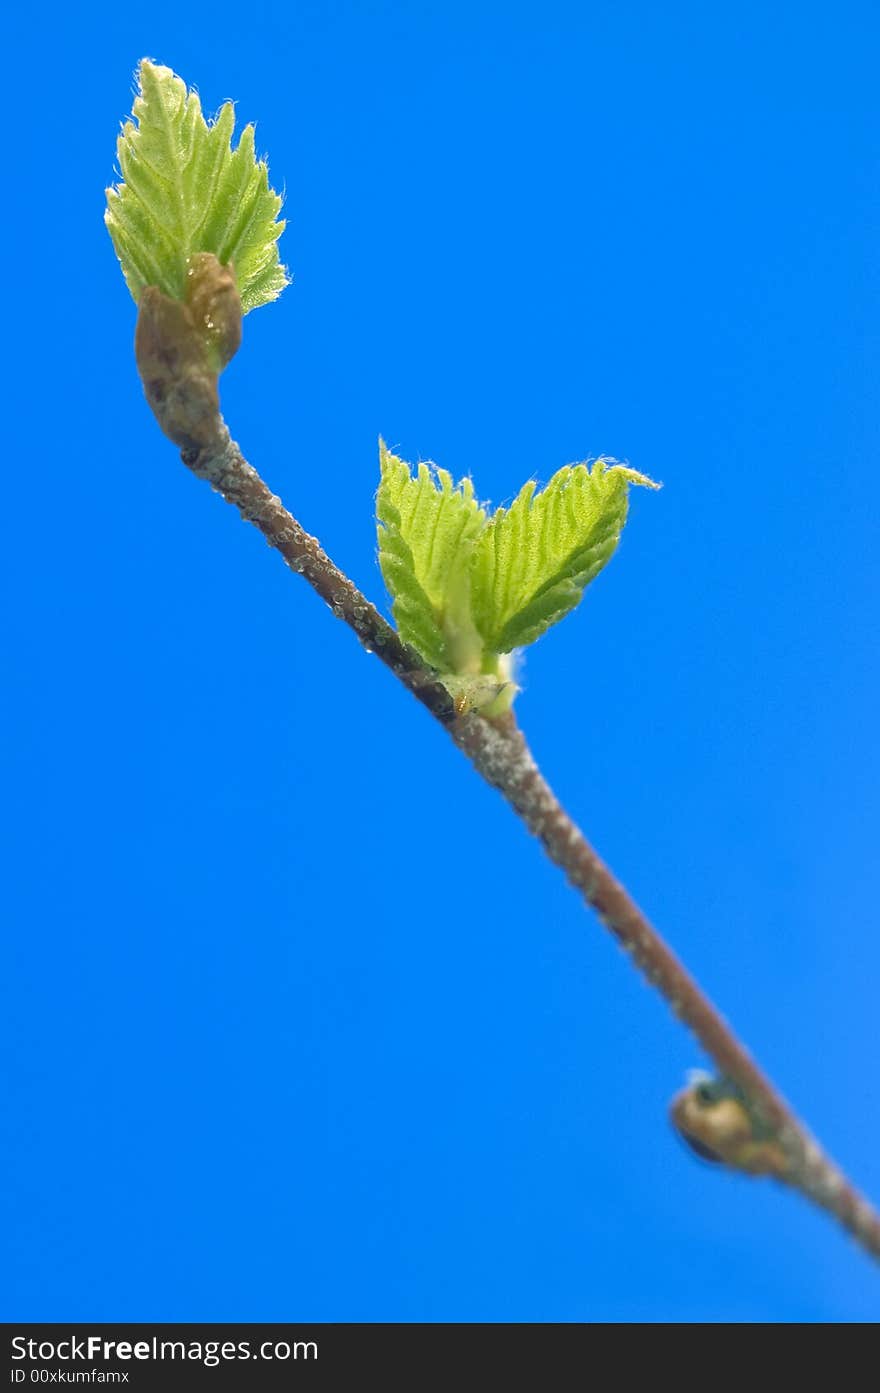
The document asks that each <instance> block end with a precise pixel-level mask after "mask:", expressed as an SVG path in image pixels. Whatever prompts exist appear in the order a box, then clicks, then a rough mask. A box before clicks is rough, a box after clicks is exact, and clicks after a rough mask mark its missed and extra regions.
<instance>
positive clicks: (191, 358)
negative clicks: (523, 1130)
mask: <svg viewBox="0 0 880 1393" xmlns="http://www.w3.org/2000/svg"><path fill="white" fill-rule="evenodd" d="M212 260H213V258H212ZM215 266H216V263H215ZM220 270H221V271H222V270H223V268H220ZM136 353H137V358H138V367H139V370H140V373H141V377H142V380H143V383H144V389H145V392H146V395H147V399H148V400H149V402H150V405H151V406H152V408H153V411H154V412H155V414H156V417H157V419H158V421H159V424H160V425H161V426H162V429H163V430H164V431H165V433H166V434H167V435H169V436H170V438H171V439H173V440H175V441H176V443H177V444H178V445H180V446H182V459H183V462H184V464H186V465H187V467H188V468H189V469H191V470H192V472H193V473H194V474H196V475H197V476H198V477H199V478H201V479H205V480H206V481H207V482H208V483H209V484H210V485H211V487H212V488H213V489H214V490H215V491H216V492H217V493H219V494H220V495H221V496H222V497H223V498H224V499H225V500H226V502H227V503H231V504H232V505H233V506H234V507H235V508H237V509H238V511H239V513H240V514H241V516H242V518H243V519H244V520H245V521H246V522H249V523H252V524H253V525H254V526H255V527H257V528H258V529H259V531H260V532H262V534H263V536H264V537H265V538H266V541H267V542H268V543H269V545H270V546H272V547H274V548H275V549H276V550H277V551H278V552H280V554H281V556H282V557H283V559H284V561H285V562H286V563H287V565H288V566H289V568H290V569H291V570H292V571H294V572H296V573H297V574H298V575H302V576H303V577H304V579H306V580H307V581H308V582H309V584H310V585H311V586H312V588H313V589H314V590H315V591H316V592H317V593H318V595H320V597H321V599H322V600H324V601H325V603H326V604H327V605H328V606H329V607H330V609H331V611H332V612H333V614H334V615H335V616H336V617H337V618H339V619H343V620H344V621H345V622H346V623H347V624H348V625H349V627H350V628H351V629H353V631H354V632H355V634H356V635H357V637H358V638H359V639H360V641H361V643H362V644H363V645H364V647H365V648H366V649H367V651H368V652H371V653H375V654H376V656H377V657H378V658H380V659H381V661H382V662H383V663H385V665H386V666H387V667H388V668H389V669H390V670H391V672H393V673H394V675H395V677H397V678H398V680H399V681H400V682H402V683H403V685H404V686H405V687H406V688H408V690H409V691H410V692H412V693H413V695H414V696H415V697H416V698H417V699H418V700H419V701H420V702H421V703H422V704H423V705H424V706H425V707H427V709H428V710H429V711H430V712H431V715H432V716H434V717H435V719H436V720H438V721H439V722H440V724H441V725H443V726H444V727H445V728H446V730H447V731H448V732H449V734H450V735H451V737H452V739H453V740H454V742H455V744H456V745H457V746H458V747H459V749H460V750H462V752H463V753H464V754H465V755H466V756H467V757H468V759H469V760H470V761H471V763H472V764H473V766H474V768H475V769H476V770H477V771H478V773H479V774H481V775H482V777H483V778H484V779H485V780H486V781H487V783H489V784H491V785H492V787H494V788H496V789H498V790H499V792H500V793H501V794H502V796H503V797H504V798H505V799H506V801H507V802H508V803H509V805H510V806H511V808H512V809H513V810H514V811H515V812H516V813H517V815H518V816H519V817H520V818H521V819H522V821H523V822H524V823H525V825H526V827H527V828H528V830H529V831H530V832H531V833H532V834H533V835H534V836H536V837H537V838H538V840H539V841H540V842H541V844H542V845H543V847H544V849H545V850H546V852H547V854H548V855H549V857H550V858H551V860H553V861H554V862H555V863H556V864H557V865H558V866H559V867H560V868H561V869H562V870H563V871H564V872H565V875H566V877H567V879H568V880H569V882H570V883H571V884H572V885H573V886H574V887H575V889H577V890H578V891H579V892H580V894H581V896H582V897H583V899H584V900H585V902H586V903H587V904H588V905H589V906H590V907H591V908H592V909H594V910H595V911H596V912H597V914H598V915H599V918H600V919H601V921H602V923H603V924H604V925H605V926H606V928H608V929H609V930H610V932H611V933H612V934H613V935H614V936H615V938H616V939H617V940H618V942H619V943H620V944H621V946H622V947H623V948H624V949H625V951H626V952H627V953H628V954H629V956H630V957H631V959H632V961H633V964H634V965H635V967H636V968H637V969H638V970H639V971H640V972H641V973H642V975H643V976H644V977H645V978H646V979H647V981H648V982H649V983H650V984H651V985H652V986H654V987H656V988H657V990H658V991H659V992H660V993H661V994H662V996H664V997H665V999H666V1001H667V1003H668V1004H669V1007H670V1009H671V1010H672V1011H673V1013H674V1014H675V1015H676V1016H677V1017H678V1018H679V1019H680V1020H681V1021H682V1022H683V1023H684V1024H685V1025H687V1026H688V1027H689V1028H690V1029H691V1030H692V1032H693V1034H694V1035H695V1036H696V1038H697V1040H698V1041H699V1042H700V1044H701V1045H702V1047H703V1049H704V1050H705V1052H706V1053H707V1055H709V1057H710V1058H711V1059H712V1060H713V1061H714V1063H715V1065H716V1067H717V1069H718V1071H719V1075H720V1078H719V1079H718V1080H715V1081H709V1082H706V1081H700V1082H697V1083H694V1084H692V1085H691V1086H690V1087H689V1088H688V1089H686V1090H685V1091H684V1092H683V1093H682V1094H680V1095H678V1097H677V1098H676V1099H675V1100H674V1102H673V1106H672V1120H673V1122H674V1124H675V1126H676V1127H677V1128H678V1130H679V1131H680V1132H681V1133H682V1135H683V1136H684V1137H685V1139H686V1140H688V1141H689V1142H690V1143H691V1144H692V1146H693V1147H694V1149H695V1150H697V1151H698V1152H699V1153H700V1154H701V1155H703V1156H705V1157H707V1158H708V1159H711V1160H715V1161H718V1162H721V1163H722V1164H725V1165H727V1166H728V1167H730V1168H732V1169H734V1170H738V1171H741V1172H743V1173H745V1174H749V1175H770V1176H773V1177H774V1178H775V1179H777V1180H779V1181H781V1182H783V1183H785V1184H787V1185H789V1186H790V1187H792V1188H793V1189H796V1190H800V1191H801V1192H802V1193H803V1194H804V1195H806V1196H807V1197H808V1198H809V1199H810V1200H811V1201H812V1202H813V1203H814V1204H816V1205H818V1206H820V1207H821V1208H822V1209H825V1210H826V1211H827V1212H828V1213H829V1214H831V1215H833V1216H834V1218H835V1219H837V1220H838V1222H839V1223H840V1224H841V1225H842V1226H843V1227H844V1228H845V1229H846V1230H848V1231H849V1232H850V1233H851V1234H852V1235H853V1236H854V1237H855V1239H856V1240H857V1241H858V1242H859V1243H860V1244H861V1246H862V1247H863V1248H864V1249H865V1250H866V1251H867V1252H869V1253H870V1254H872V1255H873V1256H874V1257H875V1258H878V1259H880V1214H878V1213H877V1212H876V1211H875V1210H874V1209H873V1208H872V1206H871V1205H870V1204H869V1203H868V1201H867V1200H865V1199H864V1198H863V1197H862V1196H861V1195H860V1194H859V1193H858V1192H857V1191H856V1189H855V1188H854V1187H853V1186H852V1185H851V1184H850V1182H849V1180H848V1179H847V1178H846V1177H845V1176H844V1174H843V1173H842V1172H841V1171H840V1170H839V1169H838V1168H837V1167H836V1166H835V1165H834V1164H833V1162H832V1161H831V1160H830V1159H829V1158H828V1157H827V1156H826V1155H825V1154H824V1152H823V1151H822V1150H821V1148H820V1147H819V1146H818V1144H817V1143H816V1142H815V1141H814V1140H813V1139H812V1137H811V1136H810V1135H809V1133H808V1132H807V1131H806V1130H805V1128H804V1127H803V1125H802V1124H801V1123H800V1121H799V1120H798V1118H797V1117H796V1116H795V1114H794V1113H793V1112H792V1110H791V1109H790V1107H789V1106H788V1104H787V1103H786V1102H785V1101H784V1100H783V1099H782V1097H781V1096H780V1094H779V1093H778V1092H777V1091H776V1089H775V1088H774V1086H773V1085H772V1084H771V1082H770V1081H769V1079H768V1078H767V1077H766V1076H765V1075H764V1074H763V1072H762V1071H761V1070H760V1069H759V1068H758V1066H757V1065H756V1064H755V1062H754V1060H753V1059H752V1058H751V1056H750V1055H749V1054H748V1052H747V1050H746V1049H745V1048H744V1046H743V1045H742V1044H741V1043H740V1041H739V1040H738V1039H737V1037H736V1035H735V1034H734V1032H733V1031H732V1030H731V1028H730V1026H729V1025H728V1024H727V1022H726V1021H725V1020H724V1018H723V1017H722V1016H721V1015H720V1014H719V1013H718V1011H717V1010H716V1008H715V1007H714V1006H713V1004H712V1002H711V1001H710V1000H709V998H708V997H707V996H706V995H705V993H704V992H703V991H702V990H701V989H700V987H699V986H698V985H697V983H696V982H695V981H694V979H693V978H692V977H691V976H690V974H689V973H688V972H687V971H686V969H685V968H684V966H683V965H682V964H681V963H680V962H679V961H678V959H677V958H676V956H675V955H674V953H673V952H672V951H671V950H670V949H669V948H668V947H667V945H666V943H665V942H664V941H663V939H662V938H661V936H660V935H659V933H658V932H657V930H656V929H655V928H654V927H653V925H652V924H651V923H650V921H649V920H648V919H647V918H646V917H645V915H644V914H643V913H642V911H641V910H640V909H639V907H638V905H637V904H636V903H635V901H634V900H633V899H632V898H631V896H630V895H629V894H628V893H627V891H626V890H625V889H624V887H623V886H622V885H621V884H620V882H619V881H618V880H616V878H615V877H614V875H613V874H612V873H611V871H610V870H609V869H608V867H607V866H606V865H605V864H604V863H603V862H602V861H601V859H600V858H599V857H598V856H597V854H596V852H595V851H594V850H593V848H592V847H591V846H590V844H589V842H588V841H587V840H586V838H585V837H584V835H583V833H582V832H581V831H580V830H579V828H578V827H577V826H576V825H575V823H574V822H573V821H572V820H571V818H570V817H569V816H568V814H567V813H566V812H565V810H564V809H563V808H562V806H561V805H560V803H559V801H558V799H557V798H556V796H555V794H554V793H553V791H552V790H551V788H550V787H549V785H548V784H547V782H546V781H545V779H544V778H543V776H542V775H541V773H540V771H539V770H538V767H537V765H536V764H535V761H534V759H533V758H532V755H531V753H530V751H529V748H528V746H527V744H526V741H525V738H524V737H523V735H522V733H521V732H520V730H519V729H518V728H517V726H516V723H515V721H514V718H513V716H512V715H511V714H507V715H505V716H503V717H497V718H495V719H488V718H486V717H485V716H482V715H480V714H478V713H477V712H475V711H471V712H466V713H459V712H457V711H456V708H455V704H454V702H453V700H452V698H451V696H450V695H449V693H448V691H447V690H446V688H445V687H444V686H443V685H442V683H441V682H439V681H438V680H437V675H436V673H434V672H433V670H432V669H430V668H428V667H426V666H425V664H424V663H423V662H422V660H421V658H420V657H419V655H418V654H417V653H416V652H415V651H414V650H413V649H412V648H410V647H408V646H407V645H406V644H404V643H403V642H402V641H401V639H400V637H399V636H398V634H397V633H396V632H395V630H394V629H393V628H392V627H391V626H390V625H389V624H388V623H387V622H386V621H385V620H384V619H383V618H382V616H381V615H380V614H379V612H378V610H377V609H376V608H375V607H374V606H373V605H372V604H371V603H370V602H369V600H367V599H366V597H365V596H364V595H362V594H361V592H360V591H359V590H358V589H357V587H356V586H355V585H354V584H353V582H352V581H350V580H349V579H348V577H347V576H346V575H344V574H343V572H342V571H340V570H339V569H338V568H337V567H336V566H335V565H334V564H333V562H332V561H331V560H330V558H329V557H328V556H327V555H326V553H325V552H324V551H323V550H322V549H321V547H320V545H319V543H318V542H317V540H316V539H315V538H314V537H312V536H310V535H309V534H308V533H307V532H306V531H305V530H304V529H303V528H302V527H301V526H300V524H299V523H298V522H297V521H296V519H295V518H293V517H292V516H291V514H290V513H289V512H288V511H287V509H286V508H285V507H284V506H283V504H282V502H281V500H280V499H279V498H277V497H276V496H275V495H274V494H273V493H272V492H271V490H270V489H269V488H268V487H267V486H266V484H264V482H263V480H262V479H261V478H260V476H259V474H257V472H256V470H254V469H253V468H252V467H251V466H250V465H249V464H248V463H247V461H246V460H245V459H244V457H243V456H242V454H241V451H240V450H239V448H238V446H237V445H236V443H235V442H234V441H233V440H232V439H231V438H230V435H229V432H228V430H227V428H226V426H225V424H224V422H223V419H222V417H221V415H220V412H219V402H218V398H217V391H216V365H215V363H212V362H208V360H207V359H206V358H205V356H204V353H203V351H202V349H201V348H200V347H199V344H198V342H197V335H196V333H195V330H194V321H193V319H192V316H191V315H190V313H189V310H188V308H187V306H185V305H180V304H178V303H177V302H169V301H168V300H166V299H165V297H164V296H162V295H160V293H159V292H158V291H155V290H154V289H151V288H147V289H146V290H145V291H144V292H143V294H142V297H141V309H140V315H139V320H138V333H137V338H136Z"/></svg>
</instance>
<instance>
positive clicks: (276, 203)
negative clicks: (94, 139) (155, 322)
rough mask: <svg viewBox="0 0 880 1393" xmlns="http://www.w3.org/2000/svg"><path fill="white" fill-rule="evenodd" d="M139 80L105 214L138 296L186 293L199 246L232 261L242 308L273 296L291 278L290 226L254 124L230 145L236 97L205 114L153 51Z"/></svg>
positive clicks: (142, 66) (119, 146)
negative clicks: (285, 260)
mask: <svg viewBox="0 0 880 1393" xmlns="http://www.w3.org/2000/svg"><path fill="white" fill-rule="evenodd" d="M138 86H139V91H138V95H137V96H136V97H135V100H134V106H133V108H132V115H133V117H134V120H129V121H126V122H125V124H124V125H123V127H122V133H121V135H120V137H119V140H118V142H117V157H118V161H119V170H120V174H121V176H122V182H121V183H119V184H118V185H116V186H115V187H114V188H110V189H108V190H107V211H106V213H105V215H104V217H105V221H106V223H107V227H108V230H109V232H110V236H111V237H112V239H113V245H114V247H115V248H116V254H117V256H118V257H119V260H120V262H121V263H122V270H123V273H124V275H125V279H126V282H127V284H128V288H129V290H130V291H131V293H132V295H133V296H134V298H135V300H139V299H140V294H141V291H142V290H143V289H144V287H145V286H147V285H154V286H157V287H158V288H159V289H160V290H162V291H163V292H164V293H165V294H166V295H170V296H172V297H173V298H175V299H182V298H183V294H184V288H185V285H186V272H187V260H188V258H189V257H190V256H193V255H194V254H195V253H196V252H212V253H213V254H214V255H215V256H216V257H217V258H218V260H219V261H220V262H222V264H223V265H228V264H229V263H230V262H231V263H232V265H233V267H234V270H235V278H236V282H237V284H238V292H239V295H240V296H241V304H242V310H243V311H244V313H247V311H248V310H252V309H255V308H256V307H257V306H258V305H264V304H267V303H268V301H270V300H274V299H275V298H276V297H277V296H278V295H280V294H281V291H282V290H283V289H284V287H285V285H286V284H287V281H288V276H287V272H286V270H285V268H284V267H283V266H282V265H281V264H280V263H279V259H278V246H277V241H278V238H279V237H280V235H281V233H282V232H283V231H284V226H285V225H284V223H283V222H279V221H278V213H279V211H280V209H281V198H280V196H279V195H278V194H277V193H275V191H274V190H273V189H271V188H270V187H269V171H268V168H267V166H266V163H265V161H263V160H258V159H257V158H256V154H255V152H254V128H253V126H245V128H244V130H243V131H242V133H241V137H240V139H239V142H238V145H237V146H236V147H235V149H233V148H232V143H231V142H232V134H233V127H234V124H235V116H234V111H233V107H232V103H231V102H227V103H226V104H225V106H223V107H222V108H221V110H220V112H219V114H218V116H217V118H216V120H214V121H213V122H207V121H206V120H205V118H204V116H203V115H202V108H201V104H200V102H199V98H198V96H197V95H196V93H195V92H187V89H186V86H185V84H184V83H183V82H182V81H181V79H180V78H179V77H176V76H175V75H174V73H173V72H172V71H171V69H170V68H163V67H159V66H158V65H156V64H154V63H151V62H149V60H148V59H144V60H143V62H142V63H141V64H140V67H139V69H138Z"/></svg>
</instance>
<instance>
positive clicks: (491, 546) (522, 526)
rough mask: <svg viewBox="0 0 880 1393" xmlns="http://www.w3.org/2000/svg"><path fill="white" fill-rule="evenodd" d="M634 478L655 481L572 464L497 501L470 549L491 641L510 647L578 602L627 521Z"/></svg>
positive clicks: (500, 649) (600, 463) (478, 616)
mask: <svg viewBox="0 0 880 1393" xmlns="http://www.w3.org/2000/svg"><path fill="white" fill-rule="evenodd" d="M630 484H644V485H646V486H647V487H649V488H656V487H657V485H656V484H653V483H652V481H651V480H650V479H647V478H645V476H644V475H642V474H637V473H636V472H635V470H632V469H626V468H624V467H623V466H622V465H613V466H611V467H609V466H608V465H607V464H606V463H605V461H604V460H597V461H596V463H595V464H594V465H593V467H592V469H590V467H589V466H588V465H586V464H574V465H567V466H566V467H565V468H564V469H560V470H559V472H558V473H557V474H554V476H553V478H552V479H551V480H550V482H549V484H548V485H547V486H546V488H544V489H542V490H541V491H540V492H536V485H535V483H534V482H530V483H528V484H526V485H525V487H524V488H523V489H522V490H521V492H520V493H519V495H518V496H517V498H516V499H515V500H514V502H513V503H512V504H511V506H510V507H509V508H499V509H498V511H497V512H496V513H495V514H494V515H493V517H492V518H491V520H490V521H489V523H488V526H487V527H486V528H485V529H484V530H483V532H482V535H481V536H480V538H479V541H478V543H477V546H476V549H475V551H474V555H473V564H472V574H471V581H472V585H471V604H472V609H473V617H474V621H475V623H476V627H477V629H478V630H479V632H480V634H481V635H482V637H483V640H484V642H485V644H486V647H487V648H488V649H490V650H491V651H492V652H495V653H509V652H511V651H512V650H513V649H515V648H521V647H523V646H525V645H526V644H528V643H533V642H534V640H535V639H536V638H540V636H541V634H543V633H544V632H545V631H546V630H547V629H549V628H550V626H551V624H555V623H556V622H557V620H559V619H562V618H563V617H564V616H565V615H566V614H568V613H569V611H570V610H572V609H574V607H575V605H576V604H577V603H578V602H579V600H580V598H581V596H582V595H583V593H584V588H585V586H587V585H588V584H589V582H590V581H591V580H592V579H593V578H594V576H596V575H597V574H598V572H599V571H600V570H601V569H602V567H603V566H604V565H605V564H606V562H607V561H608V560H610V558H611V556H612V554H613V552H614V549H615V547H616V546H617V543H618V540H619V537H620V533H621V529H622V528H623V525H624V523H625V521H626V513H627V494H628V490H629V485H630Z"/></svg>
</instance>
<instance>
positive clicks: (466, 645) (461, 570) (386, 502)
mask: <svg viewBox="0 0 880 1393" xmlns="http://www.w3.org/2000/svg"><path fill="white" fill-rule="evenodd" d="M379 462H380V467H381V473H382V478H381V483H380V485H379V492H378V495H377V497H376V517H377V519H378V522H379V528H378V533H379V565H380V566H381V568H382V575H383V577H384V579H385V584H386V585H387V587H388V591H389V594H390V595H391V598H392V602H393V603H392V610H393V613H394V618H395V620H396V622H397V627H398V629H399V631H400V635H401V638H403V639H404V640H405V641H406V642H407V643H411V644H412V645H413V647H415V648H417V649H418V651H419V652H420V653H421V655H422V657H423V658H424V659H425V661H426V662H427V663H429V664H430V665H431V667H434V668H436V669H437V671H438V672H456V673H465V672H469V671H475V672H479V670H480V667H479V664H480V657H481V653H482V644H481V642H480V639H479V636H478V634H477V633H476V631H475V630H474V627H473V623H472V620H471V617H470V603H469V590H470V561H471V556H472V553H473V548H474V545H475V543H476V540H477V538H478V536H479V534H480V532H481V531H482V529H483V527H484V526H485V522H486V514H485V513H484V512H483V509H482V508H481V507H480V506H479V504H478V503H477V502H476V500H475V498H474V489H473V485H472V483H471V481H470V479H462V481H461V482H460V483H459V484H456V485H453V482H452V478H451V476H450V475H449V474H447V472H446V470H444V469H437V470H434V471H432V470H431V469H430V468H429V467H428V465H427V464H420V465H419V467H418V472H417V473H416V475H415V476H413V474H412V473H411V472H410V467H409V465H408V464H406V463H405V462H404V461H403V460H401V459H398V458H397V456H396V455H392V454H391V452H390V451H389V450H388V449H386V446H385V443H384V441H381V440H380V442H379Z"/></svg>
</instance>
